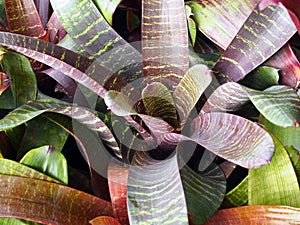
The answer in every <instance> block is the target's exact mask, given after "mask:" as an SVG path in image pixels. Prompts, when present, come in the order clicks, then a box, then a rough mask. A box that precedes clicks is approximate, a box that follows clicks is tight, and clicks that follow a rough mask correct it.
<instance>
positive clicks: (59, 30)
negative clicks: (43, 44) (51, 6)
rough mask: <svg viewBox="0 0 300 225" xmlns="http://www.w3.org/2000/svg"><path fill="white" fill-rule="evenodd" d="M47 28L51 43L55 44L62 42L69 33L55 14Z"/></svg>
mask: <svg viewBox="0 0 300 225" xmlns="http://www.w3.org/2000/svg"><path fill="white" fill-rule="evenodd" d="M47 28H48V32H49V41H50V42H51V43H54V44H57V43H58V42H60V41H61V40H62V39H63V38H64V37H65V36H66V34H67V31H66V30H65V28H64V27H63V26H62V24H61V22H60V21H59V20H58V17H57V16H56V14H55V13H53V14H52V16H51V17H50V19H49V22H48V24H47Z"/></svg>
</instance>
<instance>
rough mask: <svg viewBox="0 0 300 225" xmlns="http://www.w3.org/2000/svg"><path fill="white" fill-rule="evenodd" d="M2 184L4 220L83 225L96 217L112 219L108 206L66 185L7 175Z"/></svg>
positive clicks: (1, 212) (1, 211) (107, 203)
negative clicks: (15, 219)
mask: <svg viewBox="0 0 300 225" xmlns="http://www.w3.org/2000/svg"><path fill="white" fill-rule="evenodd" d="M0 181H1V182H0V190H1V194H0V196H1V198H0V208H1V210H0V217H2V218H5V217H6V218H19V219H27V220H31V221H34V222H38V223H45V224H53V225H54V224H65V225H68V224H70V225H77V224H78V225H83V224H88V222H89V220H91V219H93V218H95V217H97V216H113V212H112V208H111V204H110V203H109V202H106V201H104V200H102V199H100V198H97V197H95V196H92V195H89V194H86V193H84V192H81V191H78V190H75V189H72V188H69V187H66V186H63V185H59V184H56V183H52V182H47V181H42V180H36V179H30V178H23V177H16V176H7V175H0ZM70 203H72V204H70Z"/></svg>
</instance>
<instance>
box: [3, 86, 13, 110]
mask: <svg viewBox="0 0 300 225" xmlns="http://www.w3.org/2000/svg"><path fill="white" fill-rule="evenodd" d="M14 108H16V105H15V102H14V98H13V95H12V92H11V89H10V88H9V89H7V90H6V91H4V92H3V93H2V94H1V95H0V109H14Z"/></svg>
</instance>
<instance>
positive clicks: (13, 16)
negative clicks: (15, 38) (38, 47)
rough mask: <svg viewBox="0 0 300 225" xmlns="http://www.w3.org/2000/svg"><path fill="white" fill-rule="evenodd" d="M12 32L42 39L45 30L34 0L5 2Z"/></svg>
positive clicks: (9, 0)
mask: <svg viewBox="0 0 300 225" xmlns="http://www.w3.org/2000/svg"><path fill="white" fill-rule="evenodd" d="M4 2H5V8H6V15H7V22H8V27H9V30H10V32H13V33H19V34H24V35H27V36H32V37H37V38H38V37H41V36H43V35H44V33H45V30H44V27H43V24H42V21H41V18H40V16H39V14H38V11H37V9H36V6H35V4H34V1H33V0H5V1H4Z"/></svg>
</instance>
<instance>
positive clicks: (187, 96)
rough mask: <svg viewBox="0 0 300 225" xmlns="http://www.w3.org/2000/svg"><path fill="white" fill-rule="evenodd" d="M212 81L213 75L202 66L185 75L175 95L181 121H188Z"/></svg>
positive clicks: (199, 65) (193, 68)
mask: <svg viewBox="0 0 300 225" xmlns="http://www.w3.org/2000/svg"><path fill="white" fill-rule="evenodd" d="M211 81H212V75H211V72H210V70H209V69H208V67H207V66H205V65H202V64H198V65H195V66H193V67H191V68H190V69H189V70H188V72H187V73H186V74H185V75H184V77H183V78H182V79H181V81H180V83H179V84H178V86H177V88H176V89H175V91H174V93H173V97H174V101H175V105H176V108H177V110H178V114H179V116H180V119H181V121H185V120H186V119H187V117H188V115H189V114H190V112H191V111H192V109H193V108H194V107H195V105H196V103H197V101H198V100H199V98H200V96H201V95H202V94H203V93H204V91H205V90H206V88H207V87H208V85H209V84H210V83H211Z"/></svg>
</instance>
